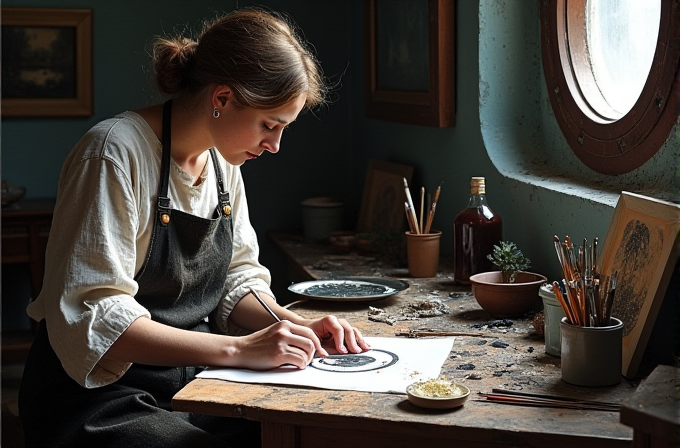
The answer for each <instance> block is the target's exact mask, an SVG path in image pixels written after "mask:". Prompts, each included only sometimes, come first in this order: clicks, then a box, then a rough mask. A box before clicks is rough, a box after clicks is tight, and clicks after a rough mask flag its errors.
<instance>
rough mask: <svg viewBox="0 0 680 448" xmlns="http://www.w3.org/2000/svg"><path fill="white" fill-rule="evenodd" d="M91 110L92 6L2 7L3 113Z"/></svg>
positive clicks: (77, 113) (74, 113)
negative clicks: (90, 7)
mask: <svg viewBox="0 0 680 448" xmlns="http://www.w3.org/2000/svg"><path fill="white" fill-rule="evenodd" d="M90 115H92V10H90V9H52V8H9V7H7V8H4V7H3V8H2V116H3V117H39V116H42V117H52V116H90Z"/></svg>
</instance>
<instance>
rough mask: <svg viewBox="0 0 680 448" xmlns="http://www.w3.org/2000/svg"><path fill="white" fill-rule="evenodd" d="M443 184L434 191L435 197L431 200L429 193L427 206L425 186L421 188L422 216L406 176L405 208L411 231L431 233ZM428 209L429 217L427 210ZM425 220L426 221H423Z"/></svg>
mask: <svg viewBox="0 0 680 448" xmlns="http://www.w3.org/2000/svg"><path fill="white" fill-rule="evenodd" d="M441 190H442V186H441V184H440V185H439V186H438V187H437V190H436V191H435V192H434V199H432V200H430V195H429V194H428V195H427V204H428V205H427V207H426V206H425V201H426V199H425V187H422V188H421V189H420V218H418V216H417V214H416V209H415V207H414V206H413V198H412V197H411V190H410V189H409V188H408V181H407V180H406V178H404V191H405V193H406V202H404V210H405V211H406V221H408V227H409V229H410V230H411V233H416V234H424V233H430V227H431V226H432V220H433V219H434V212H435V210H436V209H437V201H439V194H440V193H441ZM426 211H427V218H425V212H426ZM423 221H425V222H423Z"/></svg>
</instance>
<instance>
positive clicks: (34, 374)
mask: <svg viewBox="0 0 680 448" xmlns="http://www.w3.org/2000/svg"><path fill="white" fill-rule="evenodd" d="M171 104H172V103H171V101H168V102H167V103H166V104H165V105H164V108H163V155H162V167H161V180H160V185H159V190H158V202H157V207H156V215H155V218H154V228H153V235H152V237H151V243H150V246H149V251H148V253H147V257H146V260H145V261H144V264H143V266H142V268H141V269H140V271H139V272H138V273H137V276H136V277H135V280H136V281H137V282H138V284H139V291H138V293H137V295H136V296H135V299H136V300H137V301H138V302H139V303H140V304H141V305H143V306H144V307H146V308H147V309H148V310H149V312H150V313H151V318H152V319H153V320H155V321H157V322H161V323H163V324H166V325H170V326H173V327H176V328H182V329H187V330H193V331H204V332H208V331H209V325H208V323H207V322H206V317H207V316H209V315H210V313H211V312H212V311H213V310H215V308H216V307H217V304H218V303H219V301H220V299H221V298H222V297H224V296H225V295H226V294H227V292H228V285H227V283H226V273H227V271H228V269H229V264H230V262H231V256H232V241H233V228H232V218H231V204H230V203H229V193H228V192H226V191H225V190H224V183H223V179H222V170H221V168H220V166H219V164H218V162H217V157H216V154H215V150H214V149H212V148H211V149H210V158H211V160H212V161H213V167H214V169H215V175H216V177H217V188H218V198H219V204H218V205H217V206H216V208H215V211H214V213H213V216H212V218H210V219H205V218H200V217H197V216H194V215H191V214H188V213H184V212H182V211H179V210H174V209H172V207H171V204H170V199H169V198H168V182H169V172H170V154H171V149H170V116H171ZM199 369H200V368H198V367H160V366H147V365H141V364H133V365H132V366H131V367H130V369H129V370H128V371H127V372H126V373H125V374H124V375H123V377H122V378H120V379H119V380H118V381H116V382H115V383H113V384H110V385H107V386H104V387H98V388H94V389H86V388H84V387H82V386H80V385H79V384H78V383H76V382H75V381H74V380H73V379H72V378H70V377H69V376H68V374H66V372H65V371H64V369H63V367H62V366H61V362H60V361H59V359H58V357H57V356H56V354H55V353H54V350H53V349H52V347H51V345H50V343H49V339H48V335H47V329H46V326H45V323H44V322H41V325H40V330H39V331H38V335H37V336H36V340H35V342H34V343H33V346H32V347H31V352H30V354H29V357H28V360H27V362H26V366H25V369H24V376H23V378H22V384H21V389H20V395H19V411H20V416H21V420H22V425H23V429H24V435H25V440H26V447H27V448H30V447H43V446H44V447H47V446H49V447H58V446H64V447H66V446H69V447H80V446H82V447H94V446H97V447H124V448H131V447H137V446H139V447H145V448H148V447H185V446H186V447H201V448H204V447H205V448H207V447H225V446H258V445H259V442H260V440H259V433H260V431H259V425H258V424H257V423H255V422H249V421H247V420H241V419H226V418H218V417H211V416H202V415H197V414H187V413H180V412H172V410H171V407H170V401H171V399H172V397H173V396H174V395H175V393H177V392H178V391H179V390H180V389H181V388H182V387H184V386H185V385H186V384H187V383H188V382H189V381H191V380H192V379H193V378H194V375H195V374H196V373H197V371H198V370H199ZM225 441H226V442H225ZM227 442H228V443H227Z"/></svg>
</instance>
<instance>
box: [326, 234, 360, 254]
mask: <svg viewBox="0 0 680 448" xmlns="http://www.w3.org/2000/svg"><path fill="white" fill-rule="evenodd" d="M355 239H356V238H355V233H354V232H352V231H349V230H347V231H345V230H336V231H334V232H331V233H329V234H328V240H329V241H330V242H331V244H332V245H333V247H335V251H336V252H337V253H339V254H347V253H349V252H351V251H352V249H354V244H355Z"/></svg>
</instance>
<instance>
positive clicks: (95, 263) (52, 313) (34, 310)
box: [27, 145, 150, 388]
mask: <svg viewBox="0 0 680 448" xmlns="http://www.w3.org/2000/svg"><path fill="white" fill-rule="evenodd" d="M92 146H96V145H92ZM58 197H59V199H58V201H57V204H56V206H55V210H54V216H53V223H52V227H51V230H50V238H49V241H48V245H47V250H46V267H47V269H46V273H45V278H44V282H43V288H42V290H41V293H40V295H39V296H38V297H37V299H36V300H35V301H34V302H32V303H31V304H30V305H29V307H28V309H27V312H28V314H29V315H30V316H31V317H32V318H33V319H35V320H37V321H40V320H42V319H45V322H46V325H47V330H48V333H49V337H50V343H51V345H52V347H53V349H54V351H55V353H56V354H57V356H58V357H59V359H60V360H61V363H62V365H63V367H64V369H65V370H66V372H67V373H68V375H69V376H71V377H72V378H73V379H74V380H75V381H77V382H78V383H79V384H81V385H82V386H85V387H88V388H92V387H98V386H103V385H106V384H110V383H112V382H114V381H115V380H117V379H118V378H120V377H121V376H122V375H123V374H124V373H125V372H126V371H127V369H128V368H129V367H130V364H129V363H123V362H120V363H117V362H112V361H110V360H104V359H103V356H104V354H105V353H106V351H107V350H108V349H109V348H110V347H111V345H112V344H113V343H114V342H115V341H116V339H117V338H118V337H119V336H120V335H121V334H122V333H123V332H124V331H125V330H126V329H127V328H128V327H129V325H130V324H131V323H132V322H134V321H135V320H136V319H138V318H139V317H141V316H145V317H150V313H149V312H148V310H146V309H145V308H144V307H143V306H141V305H140V304H139V303H138V302H137V301H136V300H135V299H134V295H135V294H136V292H137V283H136V282H135V280H134V274H135V264H136V260H137V256H136V242H137V239H136V235H137V231H138V227H139V221H138V213H137V206H136V203H135V194H134V193H133V189H132V187H131V184H130V181H129V174H128V173H127V172H126V171H125V170H123V169H121V167H120V166H118V165H117V164H116V163H115V162H114V161H112V160H109V159H107V158H104V157H101V156H100V155H98V154H93V153H91V152H89V153H88V152H87V151H83V152H78V151H75V152H74V154H72V155H71V156H70V158H69V159H68V160H67V162H66V164H65V165H64V168H63V170H62V174H61V177H60V181H59V194H58Z"/></svg>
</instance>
